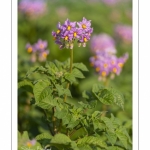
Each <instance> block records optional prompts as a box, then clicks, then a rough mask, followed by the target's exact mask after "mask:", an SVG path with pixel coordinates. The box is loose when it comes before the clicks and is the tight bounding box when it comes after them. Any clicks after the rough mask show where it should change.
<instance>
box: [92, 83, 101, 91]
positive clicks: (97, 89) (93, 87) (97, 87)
mask: <svg viewBox="0 0 150 150" xmlns="http://www.w3.org/2000/svg"><path fill="white" fill-rule="evenodd" d="M103 89H104V87H103V86H101V85H100V84H94V85H93V86H92V92H93V93H97V92H100V91H102V90H103Z"/></svg>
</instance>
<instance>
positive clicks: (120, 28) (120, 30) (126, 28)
mask: <svg viewBox="0 0 150 150" xmlns="http://www.w3.org/2000/svg"><path fill="white" fill-rule="evenodd" d="M114 32H115V36H116V38H117V39H118V40H122V41H123V42H125V43H127V44H130V43H132V26H130V25H116V27H115V30H114Z"/></svg>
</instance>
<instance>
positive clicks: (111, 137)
mask: <svg viewBox="0 0 150 150" xmlns="http://www.w3.org/2000/svg"><path fill="white" fill-rule="evenodd" d="M106 137H107V138H108V140H109V142H110V143H111V144H112V145H114V144H115V143H116V140H117V136H116V134H115V133H113V132H110V131H107V134H106Z"/></svg>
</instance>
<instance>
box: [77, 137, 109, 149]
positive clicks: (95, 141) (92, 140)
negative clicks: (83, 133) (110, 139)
mask: <svg viewBox="0 0 150 150" xmlns="http://www.w3.org/2000/svg"><path fill="white" fill-rule="evenodd" d="M80 144H87V145H94V146H99V147H102V148H106V147H107V145H106V143H105V142H104V141H102V140H101V139H100V137H94V136H87V137H84V138H81V139H79V140H78V141H77V145H80Z"/></svg>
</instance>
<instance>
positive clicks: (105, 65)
mask: <svg viewBox="0 0 150 150" xmlns="http://www.w3.org/2000/svg"><path fill="white" fill-rule="evenodd" d="M127 59H128V54H127V53H126V54H125V55H124V56H122V57H119V58H118V57H117V56H116V55H110V54H108V53H106V52H96V55H95V56H92V57H90V64H91V66H92V67H94V68H95V71H96V72H97V73H98V75H99V80H105V78H106V77H107V76H108V75H110V78H112V79H113V78H114V76H115V74H116V75H119V74H120V72H121V70H122V67H123V65H124V63H125V62H126V60H127Z"/></svg>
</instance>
